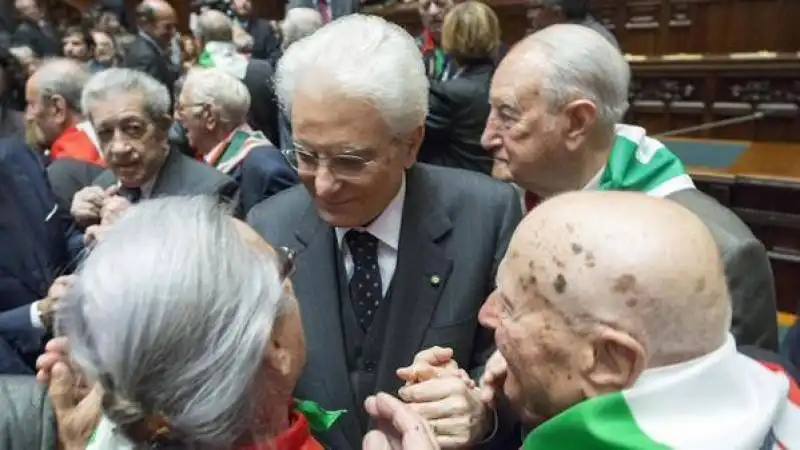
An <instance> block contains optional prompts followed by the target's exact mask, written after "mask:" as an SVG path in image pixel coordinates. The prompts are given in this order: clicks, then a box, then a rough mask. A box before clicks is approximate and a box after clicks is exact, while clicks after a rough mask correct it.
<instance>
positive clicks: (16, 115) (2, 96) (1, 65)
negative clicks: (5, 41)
mask: <svg viewBox="0 0 800 450" xmlns="http://www.w3.org/2000/svg"><path fill="white" fill-rule="evenodd" d="M23 83H24V75H23V74H22V67H20V65H19V62H18V61H17V59H16V58H14V55H12V54H11V52H10V51H9V50H8V49H7V48H3V47H0V139H2V138H6V137H9V136H15V135H17V136H19V135H23V134H24V132H25V116H24V115H23V113H22V112H21V111H20V109H21V108H24V102H25V99H24V95H25V94H24V90H23V88H22V84H23Z"/></svg>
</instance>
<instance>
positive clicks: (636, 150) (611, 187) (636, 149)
mask: <svg viewBox="0 0 800 450" xmlns="http://www.w3.org/2000/svg"><path fill="white" fill-rule="evenodd" d="M598 189H599V190H601V191H636V192H643V193H645V194H648V195H652V196H654V197H666V196H668V195H670V194H672V193H674V192H677V191H681V190H684V189H694V183H693V182H692V179H691V178H690V177H689V175H688V174H687V173H686V169H685V168H684V166H683V163H682V162H681V160H680V158H678V157H677V156H676V155H675V154H674V153H672V152H671V151H669V149H667V148H666V147H665V146H664V144H662V143H661V142H659V141H657V140H655V139H653V138H651V137H648V136H647V133H646V132H645V130H644V128H641V127H635V126H631V125H617V127H616V140H615V141H614V147H612V149H611V155H610V156H609V158H608V163H607V164H606V167H605V169H604V170H603V174H602V176H601V177H600V184H599V186H598Z"/></svg>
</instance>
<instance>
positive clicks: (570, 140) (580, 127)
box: [563, 99, 597, 151]
mask: <svg viewBox="0 0 800 450" xmlns="http://www.w3.org/2000/svg"><path fill="white" fill-rule="evenodd" d="M563 117H564V119H565V121H566V122H565V128H564V142H565V143H566V146H567V150H570V151H575V150H577V149H579V148H581V147H582V146H583V144H584V142H586V139H587V138H588V136H589V133H591V131H592V128H593V127H594V124H595V122H597V107H596V106H595V104H594V103H592V102H591V101H590V100H585V99H584V100H575V101H573V102H571V103H569V104H567V106H566V107H565V108H564V116H563Z"/></svg>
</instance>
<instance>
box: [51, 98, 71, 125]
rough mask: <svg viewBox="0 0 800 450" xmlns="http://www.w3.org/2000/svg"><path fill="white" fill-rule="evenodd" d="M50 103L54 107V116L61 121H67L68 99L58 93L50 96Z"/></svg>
mask: <svg viewBox="0 0 800 450" xmlns="http://www.w3.org/2000/svg"><path fill="white" fill-rule="evenodd" d="M50 105H51V106H52V107H53V118H54V119H55V120H56V121H58V122H59V123H64V122H66V121H67V111H68V110H69V108H68V107H67V100H66V99H64V97H62V96H60V95H58V94H56V95H53V96H52V97H50Z"/></svg>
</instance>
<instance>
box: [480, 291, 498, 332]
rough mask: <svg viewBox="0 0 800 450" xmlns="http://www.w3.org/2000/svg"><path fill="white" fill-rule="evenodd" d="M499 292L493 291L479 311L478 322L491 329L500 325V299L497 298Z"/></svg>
mask: <svg viewBox="0 0 800 450" xmlns="http://www.w3.org/2000/svg"><path fill="white" fill-rule="evenodd" d="M497 297H498V294H497V293H496V292H492V293H491V294H490V295H489V298H487V299H486V301H485V302H484V303H483V306H481V309H480V311H478V322H480V323H481V325H483V326H484V328H488V329H490V330H494V329H497V327H498V326H499V325H500V311H499V306H498V305H499V301H498V300H497Z"/></svg>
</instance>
